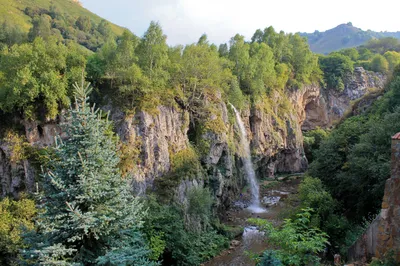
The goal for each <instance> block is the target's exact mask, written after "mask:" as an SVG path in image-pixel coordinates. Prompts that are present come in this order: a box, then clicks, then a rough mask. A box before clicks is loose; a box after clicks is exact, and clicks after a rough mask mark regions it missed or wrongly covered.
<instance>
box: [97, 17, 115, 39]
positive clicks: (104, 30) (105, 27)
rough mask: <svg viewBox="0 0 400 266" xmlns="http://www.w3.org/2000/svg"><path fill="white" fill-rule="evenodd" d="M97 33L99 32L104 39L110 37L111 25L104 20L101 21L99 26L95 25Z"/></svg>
mask: <svg viewBox="0 0 400 266" xmlns="http://www.w3.org/2000/svg"><path fill="white" fill-rule="evenodd" d="M97 31H98V32H100V34H102V35H103V36H104V38H105V39H108V38H110V37H111V36H112V29H111V25H110V23H109V22H108V21H107V20H105V19H102V20H101V21H100V23H99V25H97Z"/></svg>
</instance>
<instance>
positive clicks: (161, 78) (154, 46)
mask: <svg viewBox="0 0 400 266" xmlns="http://www.w3.org/2000/svg"><path fill="white" fill-rule="evenodd" d="M166 41H167V37H166V36H165V35H164V33H163V31H162V28H161V26H160V25H159V24H158V23H156V22H154V21H152V22H151V23H150V26H149V28H148V29H147V31H146V32H145V34H144V36H143V39H142V41H141V43H140V45H139V47H138V49H139V64H140V67H141V68H142V69H143V71H144V74H145V75H146V76H148V77H149V78H150V80H151V81H152V83H153V86H155V87H159V88H162V87H164V86H165V85H166V81H167V80H168V72H167V71H166V68H167V66H168V61H169V60H168V45H167V42H166Z"/></svg>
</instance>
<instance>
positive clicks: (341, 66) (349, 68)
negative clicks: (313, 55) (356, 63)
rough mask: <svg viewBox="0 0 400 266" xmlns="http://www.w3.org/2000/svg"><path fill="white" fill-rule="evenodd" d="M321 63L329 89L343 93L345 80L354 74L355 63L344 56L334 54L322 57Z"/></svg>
mask: <svg viewBox="0 0 400 266" xmlns="http://www.w3.org/2000/svg"><path fill="white" fill-rule="evenodd" d="M319 63H320V66H321V69H322V71H323V72H324V80H325V82H326V84H327V87H328V89H336V90H338V91H343V89H344V78H345V77H346V75H347V74H349V73H353V62H352V61H351V59H350V58H349V57H348V56H346V55H343V54H339V53H332V54H330V55H328V56H321V57H320V59H319Z"/></svg>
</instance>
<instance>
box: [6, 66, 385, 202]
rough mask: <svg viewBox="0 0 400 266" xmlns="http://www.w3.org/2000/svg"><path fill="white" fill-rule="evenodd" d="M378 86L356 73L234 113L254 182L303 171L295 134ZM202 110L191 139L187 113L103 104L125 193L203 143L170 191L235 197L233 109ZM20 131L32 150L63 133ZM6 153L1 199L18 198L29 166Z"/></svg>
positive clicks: (30, 175) (237, 166) (162, 175)
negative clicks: (127, 185) (193, 168)
mask: <svg viewBox="0 0 400 266" xmlns="http://www.w3.org/2000/svg"><path fill="white" fill-rule="evenodd" d="M383 81H384V78H383V77H381V76H379V75H376V74H375V76H374V75H373V74H372V73H369V72H365V71H364V70H363V69H356V71H355V74H354V75H353V76H352V77H351V78H349V82H348V83H347V85H346V88H345V90H344V91H343V92H342V93H337V92H329V93H322V94H321V89H320V88H319V87H318V86H316V85H309V86H304V87H303V88H301V89H298V90H295V91H287V90H286V91H274V92H272V93H271V95H270V96H269V97H267V98H265V99H264V100H263V101H261V102H260V103H259V104H257V105H255V106H253V107H252V108H250V107H249V106H248V107H246V108H244V109H243V110H241V116H242V119H243V121H244V123H245V124H246V127H247V130H248V136H249V139H250V145H251V150H252V155H253V162H254V166H255V167H256V173H257V175H258V176H259V177H265V176H269V177H272V176H274V175H275V174H276V173H283V172H285V173H293V172H301V171H304V170H306V168H307V159H306V158H305V156H304V152H303V137H302V129H310V128H313V127H315V126H328V125H330V124H331V123H332V122H333V120H334V119H336V118H339V117H341V116H342V115H343V114H344V112H345V111H346V110H347V109H348V108H349V106H350V102H351V101H352V100H354V99H357V97H361V96H363V95H365V94H366V93H367V92H368V88H370V87H378V88H382V87H383ZM202 104H203V105H204V106H206V107H209V106H213V111H212V112H211V113H210V114H209V115H207V116H204V117H203V118H201V119H200V120H198V121H197V123H200V124H201V125H202V128H206V129H205V130H202V131H201V135H200V136H198V137H199V138H197V140H194V139H193V137H192V135H193V134H198V132H197V131H198V129H194V126H193V121H194V117H193V114H192V113H191V112H190V111H189V110H187V109H186V108H185V107H184V106H180V105H179V104H177V105H175V106H174V107H171V106H159V107H158V108H157V110H155V112H152V113H151V114H150V113H148V112H144V111H138V112H136V113H135V114H133V115H126V114H124V113H123V112H121V111H119V109H118V108H117V107H115V106H112V105H110V104H109V105H108V106H105V107H104V108H103V109H105V110H108V111H110V112H111V119H112V120H113V121H114V122H115V130H116V133H117V134H118V135H119V137H120V139H121V141H122V143H123V144H122V145H121V150H122V152H123V154H122V157H123V159H122V163H123V165H122V168H123V171H125V174H127V176H131V177H132V180H133V183H132V186H133V187H134V188H135V190H136V191H137V192H138V193H145V192H146V190H148V189H150V190H152V189H154V183H155V181H156V180H162V179H167V178H169V176H168V174H169V173H170V172H171V170H172V164H173V158H174V156H175V155H176V154H181V153H184V152H185V151H187V150H190V149H192V146H198V145H199V143H198V142H201V143H203V144H204V143H205V144H204V145H203V144H202V148H201V151H198V153H199V157H198V160H199V165H200V168H201V169H200V170H199V171H198V174H197V176H195V177H193V176H192V177H190V178H186V177H184V176H183V177H182V179H181V181H180V183H179V184H177V185H176V186H175V187H174V188H172V189H173V190H174V191H175V192H174V194H175V196H176V198H177V199H178V200H180V201H185V195H186V193H187V191H188V190H189V189H190V188H191V187H195V186H203V185H204V184H205V185H207V186H209V187H211V188H212V191H213V194H214V196H215V198H216V199H217V201H216V202H217V206H219V207H221V208H223V207H224V206H227V205H229V203H230V200H231V199H232V198H234V195H235V194H238V193H239V192H240V190H241V188H242V187H243V186H244V184H245V176H244V173H243V169H242V167H243V163H242V161H241V156H242V155H241V152H240V150H241V148H240V147H239V134H238V128H237V125H235V119H234V114H233V110H231V108H230V107H229V106H227V105H226V103H225V102H224V101H223V100H222V98H221V95H216V96H215V97H214V99H212V100H210V99H209V100H207V99H204V102H203V103H202ZM197 119H198V118H197ZM22 124H23V126H24V128H25V135H26V139H27V141H28V142H29V143H30V145H32V146H35V147H45V146H48V145H51V144H52V143H53V141H54V136H55V135H57V134H62V131H61V130H60V128H59V127H58V126H57V124H56V123H52V122H48V123H43V124H39V123H37V122H34V121H33V122H32V121H30V122H27V121H24V122H22ZM204 125H214V126H212V127H208V126H204ZM199 139H200V140H199ZM196 142H197V143H196ZM8 147H9V145H8V144H7V143H4V142H3V143H2V145H0V177H1V184H2V195H3V196H4V195H6V194H12V195H14V196H17V194H18V192H19V191H22V190H24V189H28V191H33V190H34V168H33V167H31V166H30V163H29V161H28V160H24V161H22V162H19V163H18V164H15V163H14V164H13V163H11V160H10V153H9V151H8V150H9V148H8Z"/></svg>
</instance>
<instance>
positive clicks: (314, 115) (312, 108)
mask: <svg viewBox="0 0 400 266" xmlns="http://www.w3.org/2000/svg"><path fill="white" fill-rule="evenodd" d="M385 82H386V77H385V76H384V75H382V74H380V73H375V72H370V71H366V70H364V69H363V68H362V67H356V68H355V69H354V73H353V74H352V75H349V76H348V77H347V78H346V80H345V88H344V90H343V91H342V92H339V91H337V90H335V89H330V90H326V89H321V93H320V95H319V97H317V98H315V100H313V101H310V102H309V103H308V104H307V105H306V108H305V112H306V117H307V118H306V120H305V122H304V124H303V127H302V128H303V130H311V129H315V128H316V127H322V128H326V127H330V126H332V125H333V124H334V123H335V122H336V121H339V120H340V119H341V118H343V117H344V116H345V114H346V113H348V112H350V111H351V109H352V106H353V104H354V102H355V101H357V100H359V99H362V98H363V97H365V96H367V95H372V94H375V93H376V92H377V91H379V90H382V89H383V88H384V86H385ZM371 102H372V101H370V102H369V104H371ZM367 104H368V103H367Z"/></svg>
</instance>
